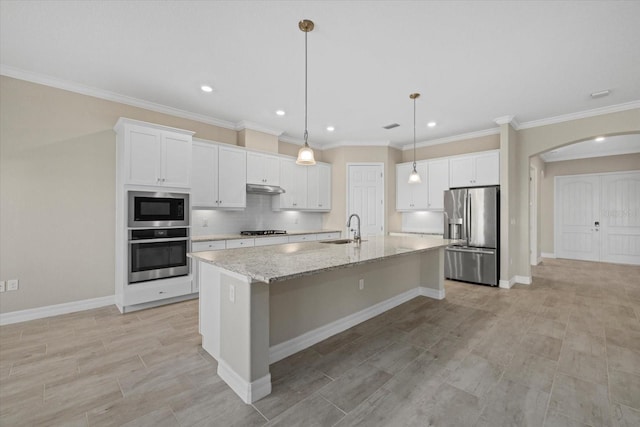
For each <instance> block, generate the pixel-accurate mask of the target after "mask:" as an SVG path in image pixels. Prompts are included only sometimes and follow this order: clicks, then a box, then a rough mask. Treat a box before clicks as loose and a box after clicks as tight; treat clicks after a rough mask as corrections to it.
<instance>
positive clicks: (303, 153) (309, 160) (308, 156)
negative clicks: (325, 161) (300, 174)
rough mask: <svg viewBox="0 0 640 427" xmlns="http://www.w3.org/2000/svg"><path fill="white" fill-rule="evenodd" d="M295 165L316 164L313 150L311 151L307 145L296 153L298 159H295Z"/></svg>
mask: <svg viewBox="0 0 640 427" xmlns="http://www.w3.org/2000/svg"><path fill="white" fill-rule="evenodd" d="M296 164H298V165H305V166H309V165H315V164H316V159H315V158H314V157H313V150H312V149H311V147H309V145H308V144H305V145H304V146H303V147H302V148H301V149H300V150H299V151H298V158H297V159H296Z"/></svg>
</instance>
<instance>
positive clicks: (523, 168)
mask: <svg viewBox="0 0 640 427" xmlns="http://www.w3.org/2000/svg"><path fill="white" fill-rule="evenodd" d="M630 133H640V108H636V109H632V110H626V111H620V112H617V113H610V114H603V115H600V116H595V117H588V118H584V119H577V120H571V121H567V122H562V123H556V124H552V125H547V126H540V127H535V128H529V129H522V130H520V131H518V145H519V151H518V156H517V161H516V168H517V171H518V172H517V173H518V175H519V180H518V188H516V189H514V190H513V191H514V192H515V193H516V194H522V195H523V197H522V198H521V199H520V222H521V224H528V223H529V209H528V206H527V204H528V201H529V199H528V194H529V188H528V186H529V182H528V175H529V164H530V158H531V156H533V155H535V154H539V153H543V152H545V151H548V150H551V149H553V148H557V147H562V146H564V145H569V144H572V143H575V142H580V141H586V140H589V139H593V138H595V137H597V136H612V135H622V134H630ZM511 194H512V193H511V192H510V193H509V195H510V196H511ZM519 231H520V237H519V239H518V242H519V243H518V247H516V248H512V252H513V253H512V256H513V257H514V259H515V260H516V261H514V263H515V265H516V272H517V273H516V274H518V275H521V276H531V265H530V263H529V229H528V227H521V228H520V229H519Z"/></svg>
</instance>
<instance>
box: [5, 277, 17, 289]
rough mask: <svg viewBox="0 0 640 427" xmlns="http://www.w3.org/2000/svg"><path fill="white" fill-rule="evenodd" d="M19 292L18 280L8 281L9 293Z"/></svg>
mask: <svg viewBox="0 0 640 427" xmlns="http://www.w3.org/2000/svg"><path fill="white" fill-rule="evenodd" d="M17 290H18V279H11V280H8V281H7V291H17Z"/></svg>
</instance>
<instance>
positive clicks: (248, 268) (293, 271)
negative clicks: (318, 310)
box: [189, 236, 449, 283]
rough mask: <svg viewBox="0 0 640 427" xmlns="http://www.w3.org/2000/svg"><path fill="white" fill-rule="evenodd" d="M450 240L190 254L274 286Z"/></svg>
mask: <svg viewBox="0 0 640 427" xmlns="http://www.w3.org/2000/svg"><path fill="white" fill-rule="evenodd" d="M448 244H449V240H446V239H440V238H436V237H434V238H428V237H405V236H379V237H367V238H366V239H364V240H363V241H362V243H361V244H360V245H356V244H355V243H348V244H342V245H340V244H330V243H320V242H305V243H288V244H283V245H273V246H260V247H252V248H241V249H226V250H221V251H205V252H196V253H191V254H189V256H190V257H191V258H193V259H196V260H198V261H203V262H208V263H210V264H213V265H215V266H217V267H220V268H223V269H225V270H228V271H230V272H233V273H237V274H240V275H243V276H247V277H250V278H252V279H254V280H256V281H259V282H265V283H273V282H278V281H283V280H288V279H293V278H296V277H301V276H306V275H311V274H318V273H322V272H325V271H329V270H334V269H337V268H343V267H348V266H353V265H358V264H364V263H368V262H376V261H380V260H382V259H386V258H391V257H396V256H403V255H408V254H413V253H419V252H426V251H429V250H434V249H438V248H443V247H446V246H447V245H448Z"/></svg>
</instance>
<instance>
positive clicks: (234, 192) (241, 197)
mask: <svg viewBox="0 0 640 427" xmlns="http://www.w3.org/2000/svg"><path fill="white" fill-rule="evenodd" d="M246 155H247V153H246V151H244V150H241V149H238V148H233V147H223V146H218V145H214V144H209V143H203V142H195V143H194V144H193V167H192V169H193V183H192V189H191V205H192V206H193V207H205V208H207V207H209V208H244V207H246V205H247V193H246V184H247V158H246Z"/></svg>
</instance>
